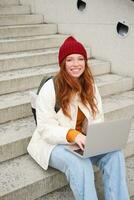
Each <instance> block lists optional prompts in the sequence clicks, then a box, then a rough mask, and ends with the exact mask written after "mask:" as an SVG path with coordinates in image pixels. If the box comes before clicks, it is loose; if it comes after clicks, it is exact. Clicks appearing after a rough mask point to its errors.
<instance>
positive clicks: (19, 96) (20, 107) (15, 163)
mask: <svg viewBox="0 0 134 200" xmlns="http://www.w3.org/2000/svg"><path fill="white" fill-rule="evenodd" d="M30 12H31V11H30V8H29V6H25V5H20V4H19V1H17V0H10V1H7V0H0V200H16V199H17V200H34V199H38V200H44V199H45V200H50V199H53V200H54V199H57V200H66V199H67V200H73V199H74V198H73V195H72V192H71V191H70V188H69V187H68V186H66V185H67V181H66V178H65V176H64V175H63V174H62V173H60V172H59V171H57V170H55V169H52V168H49V169H48V171H44V170H43V169H42V168H40V167H39V166H38V164H37V163H35V162H34V161H33V159H32V158H31V157H30V156H29V155H28V154H27V151H26V148H27V145H28V143H29V140H30V138H31V136H32V133H33V131H34V129H35V123H34V119H33V116H32V113H31V108H30V96H29V92H30V91H36V89H37V87H38V85H39V82H40V80H41V78H42V77H43V76H46V78H47V77H49V76H51V75H54V74H55V73H57V71H58V70H59V67H58V64H57V55H58V47H59V45H60V44H61V43H62V42H63V40H64V39H65V38H66V37H67V35H61V34H57V32H58V30H57V25H56V24H45V23H44V22H43V16H41V15H32V14H31V13H30ZM87 50H88V52H89V54H90V55H91V51H90V49H89V48H88V49H87ZM89 65H90V66H91V70H92V72H93V74H94V76H95V80H96V83H97V85H98V87H99V90H100V93H101V96H102V102H103V108H104V114H105V120H111V119H118V118H124V117H134V90H133V79H132V78H131V77H122V76H120V75H117V74H112V73H111V72H110V66H111V64H110V63H109V62H108V61H104V60H101V59H97V58H92V59H90V60H89ZM124 154H125V156H126V165H127V175H128V185H129V191H130V195H131V197H132V196H134V189H133V188H134V174H133V170H134V120H133V122H132V127H131V130H130V135H129V140H128V143H127V146H126V148H125V149H124ZM95 175H96V186H97V189H98V193H99V198H100V199H103V197H102V187H100V185H102V184H101V183H100V180H101V179H100V174H99V172H98V169H96V168H95ZM119 200H120V199H119Z"/></svg>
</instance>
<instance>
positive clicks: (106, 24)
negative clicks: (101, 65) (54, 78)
mask: <svg viewBox="0 0 134 200" xmlns="http://www.w3.org/2000/svg"><path fill="white" fill-rule="evenodd" d="M20 1H21V2H22V3H25V4H26V3H27V4H31V5H32V12H34V13H42V14H43V15H44V19H45V21H46V22H48V23H57V24H58V27H59V33H69V34H73V35H74V36H76V37H77V38H78V39H80V40H81V41H82V42H84V43H85V44H86V45H88V46H90V47H91V49H92V56H95V57H98V58H102V59H105V60H109V61H111V63H112V72H115V73H118V74H124V75H130V76H133V77H134V53H133V52H134V2H132V1H131V0H101V1H100V0H94V1H92V0H85V2H86V4H87V6H86V9H85V10H83V11H79V10H78V9H77V0H67V1H65V0H57V1H55V0H20ZM119 21H120V22H123V23H125V24H127V25H129V32H128V35H127V36H126V37H124V38H122V37H121V36H119V35H118V34H117V31H116V25H117V23H118V22H119Z"/></svg>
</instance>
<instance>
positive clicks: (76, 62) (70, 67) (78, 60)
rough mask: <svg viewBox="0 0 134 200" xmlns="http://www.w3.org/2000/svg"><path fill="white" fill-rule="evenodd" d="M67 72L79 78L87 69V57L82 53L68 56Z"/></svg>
mask: <svg viewBox="0 0 134 200" xmlns="http://www.w3.org/2000/svg"><path fill="white" fill-rule="evenodd" d="M65 65H66V71H67V73H68V74H69V75H70V76H72V77H74V78H79V77H80V76H81V75H82V74H83V72H84V70H85V59H84V56H82V55H80V54H72V55H69V56H67V57H66V60H65Z"/></svg>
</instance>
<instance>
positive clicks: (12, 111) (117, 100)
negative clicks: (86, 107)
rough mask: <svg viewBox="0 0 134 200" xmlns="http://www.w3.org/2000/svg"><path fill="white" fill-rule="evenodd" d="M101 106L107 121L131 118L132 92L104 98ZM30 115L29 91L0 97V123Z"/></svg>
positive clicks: (133, 92) (132, 112)
mask: <svg viewBox="0 0 134 200" xmlns="http://www.w3.org/2000/svg"><path fill="white" fill-rule="evenodd" d="M29 84H30V83H29ZM30 91H32V89H31V90H30ZM103 105H104V112H105V113H106V118H107V119H114V118H115V119H118V118H120V117H132V116H133V115H134V91H128V92H124V93H122V94H116V95H111V96H110V97H107V98H104V99H103ZM31 115H32V113H31V107H30V95H29V90H28V91H25V92H23V91H22V92H17V93H12V94H6V95H1V96H0V123H4V122H8V121H10V120H16V119H20V118H24V117H28V116H31Z"/></svg>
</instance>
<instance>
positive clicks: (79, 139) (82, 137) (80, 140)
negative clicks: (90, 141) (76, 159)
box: [74, 133, 86, 151]
mask: <svg viewBox="0 0 134 200" xmlns="http://www.w3.org/2000/svg"><path fill="white" fill-rule="evenodd" d="M85 139H86V136H85V135H83V134H82V133H79V134H78V135H77V136H76V137H75V140H74V142H75V143H76V144H77V145H78V146H79V147H80V149H81V150H83V151H84V146H85Z"/></svg>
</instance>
